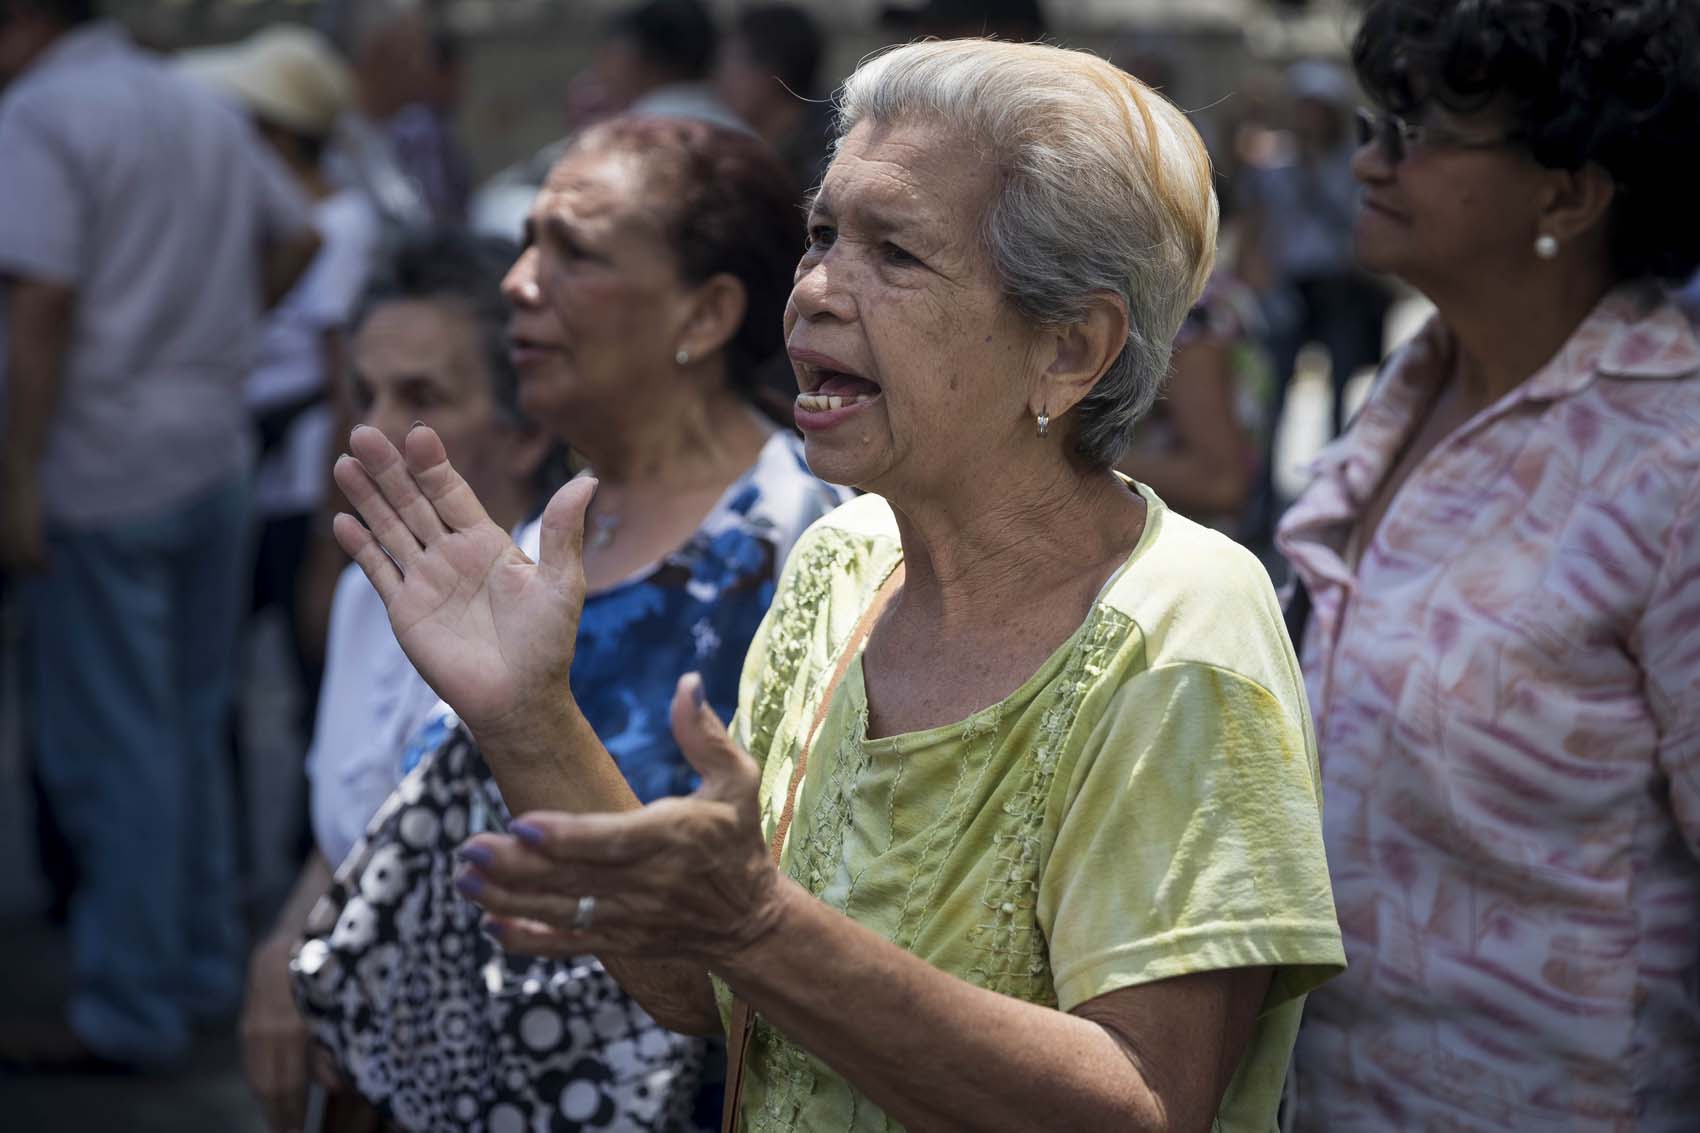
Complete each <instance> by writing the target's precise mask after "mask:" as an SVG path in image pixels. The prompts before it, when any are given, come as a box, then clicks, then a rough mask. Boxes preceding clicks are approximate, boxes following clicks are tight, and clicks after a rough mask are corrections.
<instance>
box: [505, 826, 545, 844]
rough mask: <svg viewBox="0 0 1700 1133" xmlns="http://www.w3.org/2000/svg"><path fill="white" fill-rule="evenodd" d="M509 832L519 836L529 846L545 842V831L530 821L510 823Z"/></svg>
mask: <svg viewBox="0 0 1700 1133" xmlns="http://www.w3.org/2000/svg"><path fill="white" fill-rule="evenodd" d="M508 833H509V834H512V835H513V836H514V837H515V838H518V839H519V840H520V841H521V842H524V843H525V844H526V845H527V846H539V845H542V844H543V831H541V830H539V829H537V827H535V826H533V825H531V824H530V823H528V822H510V823H508Z"/></svg>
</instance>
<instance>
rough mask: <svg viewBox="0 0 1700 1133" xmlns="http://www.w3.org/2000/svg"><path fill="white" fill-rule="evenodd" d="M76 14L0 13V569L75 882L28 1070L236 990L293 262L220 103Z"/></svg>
mask: <svg viewBox="0 0 1700 1133" xmlns="http://www.w3.org/2000/svg"><path fill="white" fill-rule="evenodd" d="M94 17H95V12H94V10H93V5H92V4H90V3H88V2H86V0H5V3H3V4H0V68H3V70H4V77H5V80H6V86H5V92H4V95H3V97H0V153H4V155H5V158H4V160H3V161H0V281H3V283H0V286H3V293H4V297H5V305H4V309H5V311H6V325H5V327H4V333H3V338H4V341H5V346H6V352H7V353H6V384H7V394H8V399H7V419H6V425H5V429H6V431H5V436H4V443H3V444H0V559H3V561H4V563H5V565H6V567H7V569H8V570H11V571H15V572H19V574H20V575H21V593H20V598H21V606H22V609H23V611H24V617H25V627H24V628H25V634H26V637H27V645H26V651H27V652H26V656H27V659H28V664H29V666H30V676H31V682H30V684H31V688H32V700H31V703H30V704H29V722H30V725H31V727H32V728H33V737H34V748H35V751H36V753H37V756H38V758H39V760H40V772H41V775H42V779H43V781H44V784H45V787H46V789H47V794H48V796H49V799H50V801H51V804H52V806H53V808H54V811H55V813H56V815H57V816H58V819H59V821H60V823H61V825H62V826H63V828H64V830H65V831H66V834H67V836H68V839H69V841H70V844H71V846H72V848H73V850H74V852H75V854H76V858H77V861H78V864H79V866H80V868H81V871H82V876H81V884H82V889H81V891H80V892H79V893H78V894H77V896H76V899H75V901H74V904H73V908H72V915H71V952H72V968H73V978H74V981H75V987H74V991H73V996H72V999H71V1002H70V1005H69V1014H68V1024H55V1025H51V1026H49V1025H43V1026H40V1027H30V1028H27V1029H24V1028H22V1027H21V1024H20V1021H18V1020H9V1021H8V1026H7V1027H6V1028H5V1030H4V1032H3V1033H0V1059H3V1060H4V1061H6V1062H8V1063H12V1064H20V1063H21V1064H26V1065H29V1066H32V1067H34V1068H37V1069H41V1070H54V1069H70V1068H90V1067H96V1066H101V1067H111V1066H132V1067H157V1066H164V1065H169V1064H172V1063H175V1062H178V1061H179V1060H180V1059H182V1058H183V1057H184V1056H185V1055H186V1053H187V1051H188V1048H189V1042H190V1031H191V1026H192V1024H193V1023H194V1022H195V1021H196V1020H197V1019H203V1018H209V1019H210V1018H217V1017H219V1016H220V1015H221V1014H222V1013H224V1012H227V1011H229V1010H230V1009H231V1008H233V1007H234V1005H235V1003H236V1002H237V1000H238V998H239V996H240V993H241V963H240V961H241V946H242V945H241V926H240V924H239V922H238V915H237V894H236V892H235V886H234V876H233V868H234V863H233V831H232V828H231V819H230V798H229V796H228V792H227V790H226V774H225V768H226V761H225V759H224V758H223V750H224V743H225V741H226V737H227V731H226V727H227V717H228V711H229V707H230V691H231V674H232V671H233V670H234V668H235V649H236V640H237V633H238V628H239V625H240V621H241V614H242V608H243V598H244V594H243V591H244V584H245V582H246V579H247V564H248V559H247V553H248V546H249V540H248V522H249V514H250V511H249V496H250V489H249V466H250V463H251V459H252V453H251V445H250V443H249V439H248V438H249V430H248V425H247V419H246V418H247V414H246V408H245V406H244V403H243V384H244V381H245V380H246V378H247V376H248V374H249V372H250V367H251V364H252V361H253V348H254V345H255V343H256V342H257V340H258V337H259V334H260V331H261V326H262V316H263V312H264V310H265V308H266V307H267V306H269V305H270V304H271V303H274V302H276V301H277V300H278V299H280V298H281V297H282V296H283V295H284V294H286V293H287V292H288V291H289V289H290V287H292V286H293V285H294V283H295V281H296V280H297V279H298V278H299V277H300V275H301V272H302V271H303V270H304V269H305V268H306V266H307V264H308V262H309V261H310V260H311V258H312V256H313V255H314V253H315V252H316V251H317V248H318V238H317V236H316V234H315V233H314V231H313V227H312V219H311V213H310V211H309V207H308V203H307V201H306V200H305V198H304V197H303V195H302V194H301V192H300V189H299V188H298V187H297V185H296V184H295V182H294V180H293V179H292V178H291V177H290V175H289V173H288V171H287V170H286V169H285V168H283V166H282V165H280V164H279V163H278V162H277V161H276V159H275V158H274V157H273V156H272V154H271V153H270V152H269V151H268V150H267V148H266V147H265V146H264V144H263V143H262V142H261V141H260V140H259V138H258V137H257V136H256V134H255V132H254V130H253V128H252V126H251V125H250V124H249V122H248V121H247V120H246V119H245V117H244V116H243V115H242V114H241V113H240V112H239V111H237V110H235V109H234V108H232V107H231V106H229V105H228V104H227V103H226V102H225V101H224V100H223V99H221V98H219V97H218V96H216V95H214V94H213V93H211V92H209V91H207V90H205V89H204V88H202V87H201V86H199V85H198V84H196V83H194V82H192V81H190V80H188V79H186V78H184V77H183V76H181V75H179V74H177V73H176V72H175V71H174V70H173V69H171V68H170V67H168V66H166V65H164V64H163V63H161V62H160V61H158V60H156V59H155V58H153V57H151V56H149V55H146V54H144V53H142V52H141V51H139V50H138V49H137V48H135V47H134V46H133V45H132V44H131V42H130V41H129V39H128V38H127V37H126V36H125V35H124V33H123V32H122V31H121V30H120V29H119V28H118V26H117V25H116V24H113V23H110V22H106V21H101V20H98V19H95V18H94Z"/></svg>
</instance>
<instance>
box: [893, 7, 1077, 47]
mask: <svg viewBox="0 0 1700 1133" xmlns="http://www.w3.org/2000/svg"><path fill="white" fill-rule="evenodd" d="M881 16H882V22H883V23H884V24H885V26H886V27H887V28H889V29H891V30H892V31H894V32H897V33H899V34H901V35H902V36H903V37H904V38H906V39H926V38H929V37H931V38H934V39H961V38H964V37H969V36H988V37H990V38H993V39H1001V40H1003V41H1004V42H1006V43H1032V42H1034V41H1036V40H1041V39H1044V38H1045V35H1046V33H1047V30H1048V29H1047V27H1046V24H1045V11H1044V6H1043V5H1042V4H1040V2H1039V0H920V2H919V3H914V2H910V3H900V4H887V5H885V7H884V9H883V10H882V13H881Z"/></svg>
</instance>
